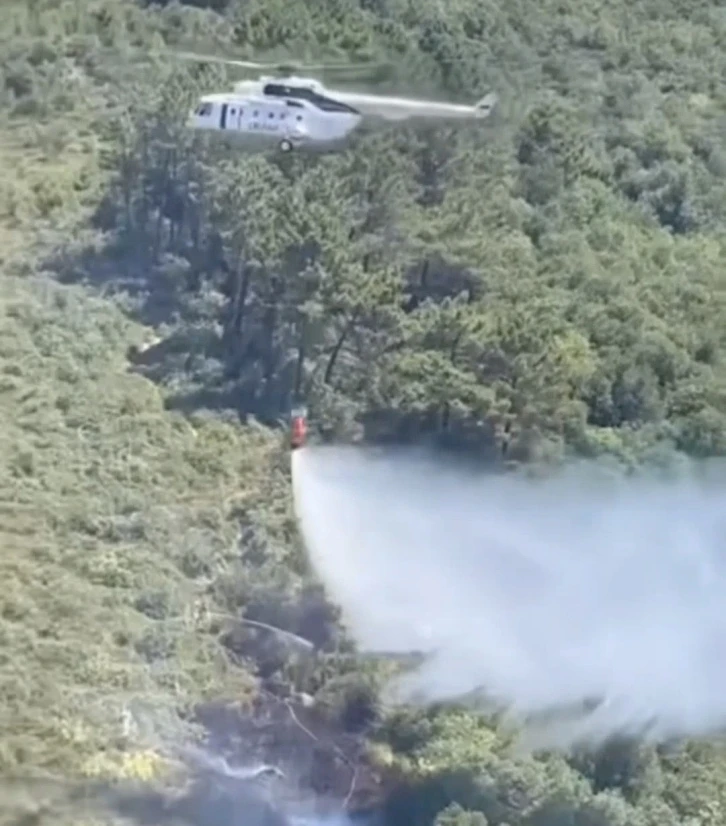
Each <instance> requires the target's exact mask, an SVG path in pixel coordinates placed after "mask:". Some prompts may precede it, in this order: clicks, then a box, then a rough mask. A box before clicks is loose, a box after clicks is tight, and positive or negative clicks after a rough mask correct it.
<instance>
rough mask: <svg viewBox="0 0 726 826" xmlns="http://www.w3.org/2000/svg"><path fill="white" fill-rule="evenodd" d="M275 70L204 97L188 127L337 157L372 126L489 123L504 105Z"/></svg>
mask: <svg viewBox="0 0 726 826" xmlns="http://www.w3.org/2000/svg"><path fill="white" fill-rule="evenodd" d="M176 56H177V57H179V58H180V59H183V60H193V61H199V62H212V63H223V64H226V65H230V66H238V67H241V68H245V69H256V70H264V69H266V68H267V69H269V67H270V64H264V63H255V62H252V61H246V60H234V59H231V58H223V57H213V56H207V55H199V54H194V53H189V52H187V53H177V55H176ZM273 68H274V69H275V71H276V74H273V75H260V76H259V77H258V78H257V80H247V81H241V82H239V83H237V84H236V85H235V87H234V91H233V92H228V93H216V94H209V95H204V96H203V97H202V98H201V99H200V100H199V101H198V103H197V105H196V107H195V108H194V110H193V111H192V112H191V113H190V115H189V118H188V121H187V126H188V127H189V128H191V129H195V130H199V131H204V132H211V133H216V134H219V135H224V136H225V137H227V138H232V139H235V140H236V141H237V142H238V143H239V144H240V145H241V146H246V147H249V148H254V149H257V148H260V149H263V148H270V147H273V146H276V147H277V148H278V149H279V151H280V152H283V153H289V152H292V151H293V150H294V149H307V150H312V151H337V150H340V149H343V148H345V146H346V145H347V144H348V141H349V139H350V137H351V136H352V135H353V133H354V132H356V131H357V130H359V129H360V128H361V126H363V125H364V124H371V125H373V124H376V123H378V124H381V123H385V122H389V123H391V122H395V123H400V122H402V121H410V120H419V121H421V120H426V121H437V120H444V121H479V120H482V119H485V118H488V117H489V115H491V113H492V111H493V110H494V108H495V106H496V104H497V95H496V94H495V93H494V92H489V93H488V94H486V95H484V97H482V98H481V99H480V100H478V101H477V102H476V103H473V104H459V103H446V102H440V101H434V100H421V99H415V98H406V97H394V96H389V95H385V94H381V95H375V94H365V93H360V92H349V91H341V90H337V89H331V88H328V87H326V86H325V85H324V84H323V83H322V82H321V81H319V80H317V79H315V78H313V77H306V76H300V75H297V74H295V73H294V71H295V70H294V69H291V68H290V67H286V66H276V67H273ZM331 68H334V67H331V66H326V65H320V66H314V67H312V66H309V67H307V69H308V71H315V70H317V71H324V70H326V69H331ZM338 68H350V67H349V66H347V67H338Z"/></svg>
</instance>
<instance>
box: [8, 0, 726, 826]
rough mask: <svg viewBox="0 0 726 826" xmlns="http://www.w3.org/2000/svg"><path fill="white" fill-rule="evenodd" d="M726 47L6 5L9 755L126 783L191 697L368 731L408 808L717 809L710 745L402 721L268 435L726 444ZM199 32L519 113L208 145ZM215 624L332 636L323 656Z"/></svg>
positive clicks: (255, 51)
mask: <svg viewBox="0 0 726 826" xmlns="http://www.w3.org/2000/svg"><path fill="white" fill-rule="evenodd" d="M725 43H726V18H725V17H724V15H723V14H722V10H721V9H720V8H719V6H718V5H715V4H713V3H707V2H698V1H697V0H693V2H690V3H688V4H685V3H682V2H680V0H643V2H639V3H637V4H633V3H627V2H624V0H614V1H613V2H608V3H602V2H599V0H585V2H578V3H574V2H572V0H557V2H555V0H544V1H543V2H541V3H537V4H532V3H527V2H524V0H509V2H501V0H486V1H485V2H482V0H451V2H447V3H442V2H440V1H439V0H435V1H434V0H415V1H414V0H314V2H313V1H312V0H284V2H282V0H217V1H216V2H212V0H210V2H206V3H205V2H201V0H200V2H196V3H191V2H190V3H178V2H174V3H152V2H147V3H144V2H135V0H83V1H81V0H33V2H13V1H11V0H8V2H5V3H4V4H3V12H2V15H0V164H2V168H3V176H2V180H1V181H0V240H1V241H2V244H0V284H1V286H2V293H1V297H0V305H2V306H1V309H2V316H1V318H2V322H1V323H2V327H1V328H0V363H1V366H2V375H1V376H0V404H2V415H3V421H5V422H7V423H8V425H7V427H6V428H5V429H4V432H3V434H2V436H0V448H1V451H0V457H1V458H2V467H3V479H4V481H3V487H2V496H1V501H0V506H1V507H2V512H3V513H4V514H6V517H7V518H6V519H5V522H4V524H3V525H2V526H1V527H0V540H1V541H2V545H3V552H4V553H3V562H2V571H3V578H4V581H5V582H6V583H8V591H7V593H8V594H11V596H8V597H6V598H3V604H2V610H1V611H0V639H2V640H3V644H4V646H5V647H6V649H7V651H9V652H11V653H10V654H9V655H7V656H8V659H9V660H11V661H12V663H13V668H12V669H11V670H9V671H8V674H7V675H5V674H4V675H3V676H2V678H1V679H0V688H1V690H2V695H0V696H1V697H2V700H1V701H0V702H1V703H2V711H3V714H5V715H8V716H9V717H10V718H12V720H13V724H12V726H9V727H8V731H9V734H8V736H7V738H5V739H4V742H3V745H2V748H0V767H2V769H3V770H4V771H10V770H11V769H15V768H17V767H19V766H20V767H27V766H43V767H45V768H52V769H53V770H56V771H58V770H61V769H62V770H63V771H68V772H70V773H73V772H76V773H78V772H80V773H84V774H102V775H105V774H109V773H110V774H114V773H115V775H116V776H118V775H122V776H123V775H124V774H126V775H128V774H129V773H131V774H133V772H134V771H135V769H133V766H136V765H137V764H136V763H134V762H133V760H131V758H130V757H129V754H131V753H132V751H133V750H132V749H131V745H130V744H129V742H130V741H129V742H125V741H124V742H121V739H123V738H121V739H119V736H118V725H119V723H118V720H119V715H121V714H122V712H124V710H125V709H126V710H127V706H128V701H127V697H128V696H135V697H139V696H141V697H144V698H146V700H147V701H148V702H149V703H153V704H158V705H159V707H163V708H164V709H165V710H166V711H167V712H170V713H171V712H173V713H174V714H176V713H177V712H178V711H179V710H181V709H185V710H188V709H189V708H190V707H193V708H197V707H198V706H199V704H200V703H201V702H207V703H218V702H221V701H222V700H225V702H226V701H227V700H228V699H229V698H230V697H234V698H236V700H237V701H238V704H239V705H245V703H246V704H247V706H249V704H251V703H253V701H254V698H259V696H260V695H261V691H262V689H261V687H262V688H263V689H264V691H267V692H268V695H272V696H274V697H276V698H277V700H275V702H278V701H279V702H282V701H281V700H279V698H280V697H283V698H284V700H285V702H292V700H291V698H294V697H298V696H302V695H305V696H310V697H312V698H313V700H314V702H315V707H316V708H317V709H318V710H320V709H324V710H325V713H324V715H323V716H324V717H325V720H326V723H325V724H326V725H327V726H332V730H333V731H335V732H336V735H335V736H337V733H340V730H341V728H342V729H345V726H346V725H348V724H350V725H351V726H352V727H353V729H355V731H354V732H353V733H352V734H351V732H350V731H347V730H346V731H345V735H346V736H352V737H353V741H354V743H355V749H357V751H355V755H356V757H355V759H356V760H358V759H360V760H361V761H363V759H364V758H363V757H362V756H361V754H363V753H365V755H366V757H365V760H366V761H367V763H366V764H367V765H368V764H370V765H371V766H374V767H376V771H380V772H382V774H383V776H384V777H385V778H386V779H387V780H386V782H390V783H391V786H392V787H393V788H395V790H396V791H395V793H394V794H391V795H390V796H389V797H388V798H387V799H388V800H389V808H390V812H391V813H392V817H399V818H400V819H401V822H407V823H415V824H422V826H423V824H427V826H428V824H431V823H433V822H437V823H438V824H439V825H440V826H461V825H462V824H464V823H472V824H474V823H476V824H482V826H483V824H486V823H490V824H492V826H505V825H507V824H508V826H549V824H554V823H560V822H563V821H564V820H565V819H567V820H568V822H571V823H573V824H578V826H579V824H583V826H584V824H604V825H607V826H621V825H622V826H625V824H638V826H640V824H643V825H644V826H645V824H653V826H655V824H656V823H657V824H658V826H664V824H674V825H675V824H681V823H682V824H691V826H696V824H704V826H705V825H706V824H717V823H720V822H722V819H723V810H724V809H723V807H724V806H726V793H725V792H724V789H725V788H726V786H724V778H725V777H726V768H725V767H724V766H725V765H726V764H724V762H723V759H722V756H721V754H720V747H719V746H718V745H713V744H709V745H703V744H686V745H685V746H683V747H682V748H678V749H674V750H667V749H665V748H662V749H661V748H658V749H656V748H653V747H651V746H646V745H644V744H642V743H637V742H636V743H633V742H630V741H628V742H615V743H613V744H609V745H608V747H607V748H605V749H604V750H603V751H602V752H601V753H598V754H596V755H592V754H584V755H575V756H572V755H570V756H567V757H564V756H562V755H551V754H545V755H535V756H532V755H528V756H524V757H520V756H517V755H516V754H514V753H513V752H512V750H511V749H510V746H511V739H510V738H509V735H508V734H507V733H506V732H504V733H503V732H502V731H501V730H500V729H499V728H498V723H497V721H492V720H487V719H483V718H479V717H476V716H474V715H472V714H470V713H468V712H464V711H461V710H458V711H452V710H450V709H430V710H427V711H411V710H404V711H401V712H396V713H395V714H388V713H384V712H383V711H382V710H381V707H380V703H379V701H378V694H377V690H378V685H379V682H380V679H381V674H382V671H381V669H380V668H379V667H378V666H373V665H371V663H369V662H368V661H365V662H361V661H360V660H359V659H357V655H356V654H355V652H354V647H353V646H352V644H351V643H350V641H349V640H347V639H346V637H345V634H344V632H343V631H342V630H341V628H340V626H339V624H338V620H337V615H336V611H335V609H334V608H333V607H331V606H330V605H329V604H328V603H327V602H326V601H325V599H324V597H323V596H322V595H321V594H320V591H319V588H318V586H317V585H316V584H315V582H314V581H313V579H312V577H311V575H310V573H309V572H308V571H307V568H306V564H305V558H304V553H303V549H302V548H301V547H300V541H299V538H298V537H297V534H296V531H295V526H294V520H293V518H292V515H291V507H290V494H289V479H288V475H287V468H286V466H285V461H286V456H285V455H284V453H282V452H281V450H280V446H279V444H278V442H279V440H278V438H277V436H276V435H275V433H274V432H273V431H271V430H270V429H268V428H267V427H265V426H259V424H257V423H259V422H262V423H263V425H274V424H275V423H277V422H278V421H279V420H280V419H281V418H284V417H285V416H286V415H287V413H288V412H289V410H290V407H291V406H292V405H293V404H294V403H295V402H297V401H299V400H303V401H305V403H306V404H308V406H309V407H310V411H311V418H312V420H313V421H314V423H315V425H316V427H317V428H318V429H319V430H320V431H321V433H322V435H324V436H326V437H328V438H332V439H337V440H348V439H354V438H361V437H362V438H364V439H367V440H370V441H375V440H379V439H395V440H397V441H402V440H412V441H416V442H421V441H425V440H434V441H437V442H442V443H445V444H450V445H454V446H457V447H464V448H465V449H466V450H467V451H468V452H470V453H474V454H478V455H480V456H481V457H482V458H483V459H492V458H494V459H497V460H501V459H502V458H504V459H505V460H507V461H514V462H533V461H536V462H548V461H557V460H559V459H561V458H562V457H564V456H567V455H568V454H572V453H577V454H580V455H586V456H590V457H601V456H613V457H616V458H618V459H620V460H623V461H624V462H626V463H635V462H639V461H643V460H646V459H649V458H662V457H665V456H668V455H670V454H672V453H673V452H674V451H675V452H682V453H686V454H689V455H691V456H694V457H698V458H700V457H706V456H721V455H723V454H724V453H725V452H726V365H725V363H724V355H725V350H724V345H725V341H726V339H725V336H726V332H725V331H726V303H725V298H726V281H725V280H724V279H725V276H724V270H723V265H722V262H723V260H724V252H725V251H726V250H725V249H724V244H725V243H726V236H725V235H724V231H723V227H724V219H725V218H726V213H725V210H726V206H725V205H726V184H725V176H726V146H724V134H726V133H725V132H724V129H723V126H724V116H725V115H726V87H724V85H723V83H722V82H721V81H722V79H723V77H725V76H726V49H725V48H724V44H725ZM189 48H194V49H195V50H196V51H200V52H201V51H206V52H212V53H218V54H227V55H232V56H245V55H246V56H251V57H255V58H257V59H263V60H264V59H276V60H277V59H279V60H291V59H296V60H310V61H314V62H319V61H327V60H336V61H341V60H343V61H350V62H351V63H358V62H360V61H365V60H368V61H371V62H373V63H376V62H386V63H391V64H392V65H393V68H394V71H393V73H392V74H387V75H385V76H381V77H378V78H377V79H376V80H375V83H374V81H373V80H371V79H369V80H366V81H365V83H366V84H368V85H369V86H375V88H376V89H378V90H379V91H386V90H398V89H400V90H403V91H406V92H408V93H414V92H419V93H421V94H430V95H436V96H437V97H441V98H442V99H451V100H461V101H473V100H475V99H477V98H478V97H480V96H481V95H482V94H484V93H485V92H487V91H489V90H494V91H496V92H497V94H498V96H499V100H500V104H499V107H498V109H497V111H496V113H495V115H494V116H493V118H492V119H491V121H487V122H486V123H485V125H483V126H479V125H477V126H476V127H473V126H472V127H468V126H467V127H457V128H454V127H451V126H448V125H436V124H433V125H428V126H419V127H412V126H409V125H402V126H400V127H397V128H396V129H390V130H384V131H381V132H374V133H373V134H370V135H362V136H360V137H357V138H356V139H355V140H354V141H353V143H352V144H351V146H350V147H349V148H348V149H347V150H346V151H344V152H342V153H339V154H333V155H327V156H321V157H297V156H295V155H293V156H292V157H284V158H280V157H275V156H274V155H265V154H257V155H249V154H246V153H240V152H238V151H234V150H231V149H229V148H228V147H225V146H223V145H221V144H220V143H219V142H217V141H215V140H214V139H213V138H209V137H206V138H205V137H200V136H199V135H197V134H194V133H192V132H190V131H189V130H187V129H186V128H185V125H184V124H185V120H186V116H187V112H188V110H189V107H190V106H191V105H192V103H193V102H194V101H195V100H196V99H197V98H198V96H199V95H200V94H202V93H205V92H209V91H219V90H223V89H225V88H229V87H230V86H231V84H232V83H233V81H234V80H235V79H237V78H238V77H240V75H239V73H237V74H236V73H235V72H234V70H231V69H230V70H229V71H228V70H226V69H223V68H221V67H219V66H204V65H197V64H189V63H183V62H181V61H178V60H175V59H174V57H173V51H174V50H175V49H189ZM323 80H325V81H326V82H328V83H329V84H330V85H331V86H332V85H335V83H337V81H334V80H333V79H330V80H328V79H327V78H325V77H324V78H323ZM359 83H364V81H359ZM129 362H131V363H129ZM211 414H215V415H211ZM240 419H241V422H240ZM256 422H257V423H256ZM180 537H181V539H180ZM10 584H12V588H10ZM11 592H12V593H11ZM190 606H191V607H190ZM192 607H193V610H192ZM219 616H223V617H227V618H229V617H230V616H231V617H233V618H234V617H236V618H238V619H239V618H241V619H248V620H251V621H260V622H272V623H273V624H276V625H279V626H280V627H283V628H285V629H287V630H288V631H290V632H291V633H295V634H302V635H305V634H311V633H312V632H311V630H310V629H311V628H314V629H315V631H316V634H317V636H316V640H315V646H316V659H315V660H314V662H313V664H312V665H301V664H300V663H299V662H298V661H297V660H296V659H295V657H293V656H292V655H290V654H289V652H287V650H286V649H285V650H282V649H280V648H279V647H275V646H274V645H271V644H270V643H269V641H266V642H265V643H264V644H262V642H260V639H261V637H260V635H259V634H258V635H257V636H255V635H254V634H253V632H252V631H250V629H249V626H243V624H242V623H240V622H235V621H232V625H231V626H230V625H229V620H228V619H223V620H218V619H217V618H218V617H219ZM97 628H103V629H104V630H103V633H101V634H96V633H93V634H89V629H97ZM245 628H246V629H247V630H245ZM6 644H7V645H6ZM27 675H33V676H32V679H31V680H30V681H29V680H28V677H27ZM268 695H266V696H268ZM247 706H246V707H247ZM283 706H284V704H283ZM285 708H287V706H284V707H283V711H284V710H285ZM351 708H355V709H357V710H359V711H360V709H361V708H363V709H364V711H365V713H363V712H361V714H359V715H356V714H352V712H351V711H350V709H351ZM159 713H160V712H159ZM320 713H321V714H323V712H322V711H321V712H320ZM89 715H90V716H89ZM286 719H287V718H286ZM352 719H355V720H360V719H365V720H366V721H368V723H370V722H371V721H375V726H374V727H373V729H372V731H371V732H369V731H368V730H366V731H365V732H364V733H361V731H360V730H359V729H356V728H355V726H354V725H353V724H352V723H351V722H350V721H351V720H352ZM346 721H347V723H346ZM288 722H289V721H288ZM321 725H322V724H321ZM336 727H337V728H336ZM325 730H326V731H328V732H329V731H330V729H325ZM316 731H317V730H316ZM320 736H321V737H322V735H320ZM330 736H331V737H332V738H333V739H335V736H334V735H330ZM131 739H132V740H133V738H131ZM303 740H304V738H303ZM140 742H141V740H139V742H136V741H134V744H133V745H135V746H139V743H140ZM305 742H307V741H305ZM335 743H336V746H335V748H336V749H343V751H344V752H345V754H348V755H349V757H348V760H349V762H350V761H353V760H354V758H353V757H351V756H350V754H352V752H350V751H345V749H347V748H350V749H353V746H351V744H350V742H349V741H348V740H346V741H345V742H343V743H342V744H341V743H340V742H338V740H335ZM147 745H148V744H147ZM307 747H310V744H309V743H308V746H307ZM301 748H302V747H301ZM331 749H332V747H331ZM355 749H354V750H355ZM333 751H334V749H333ZM140 753H141V754H145V752H143V751H142V752H140ZM335 753H336V754H337V753H338V752H335ZM133 754H136V753H135V752H133ZM140 759H141V758H139V760H140ZM331 759H332V758H331ZM333 762H334V761H333ZM142 763H143V761H142ZM151 763H152V764H153V760H152V761H151ZM143 765H145V766H147V764H145V763H144V764H143ZM130 766H131V767H130ZM346 767H348V768H349V765H348V764H347V763H345V762H343V764H341V765H340V766H338V767H337V768H336V770H335V772H337V773H338V774H340V776H346V775H345V772H346V771H348V768H346ZM152 768H153V766H152ZM147 770H148V772H151V773H153V771H152V770H151V769H149V768H148V766H147V768H146V769H144V771H147ZM144 771H141V770H139V771H137V774H138V773H141V774H143V773H144ZM331 771H332V770H331ZM371 771H373V769H371ZM335 772H332V773H333V774H335ZM337 776H338V775H337V774H336V777H337ZM346 777H347V776H346ZM348 782H349V781H348V780H345V781H344V782H342V786H341V785H340V784H338V786H337V787H336V789H338V790H339V791H340V792H341V793H340V796H341V797H344V796H345V793H346V791H347V787H346V784H347V783H348ZM333 785H335V784H333ZM384 785H385V784H384Z"/></svg>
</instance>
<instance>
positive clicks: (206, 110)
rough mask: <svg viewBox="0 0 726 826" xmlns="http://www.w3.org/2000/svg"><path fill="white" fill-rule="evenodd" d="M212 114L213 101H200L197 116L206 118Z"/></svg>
mask: <svg viewBox="0 0 726 826" xmlns="http://www.w3.org/2000/svg"><path fill="white" fill-rule="evenodd" d="M211 114H212V104H211V103H200V104H199V106H197V116H198V117H200V118H206V117H208V116H209V115H211Z"/></svg>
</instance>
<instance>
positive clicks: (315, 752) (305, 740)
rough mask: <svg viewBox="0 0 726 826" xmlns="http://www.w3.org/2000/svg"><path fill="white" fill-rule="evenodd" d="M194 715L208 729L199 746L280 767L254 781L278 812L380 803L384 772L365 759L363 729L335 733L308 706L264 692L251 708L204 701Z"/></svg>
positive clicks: (234, 759)
mask: <svg viewBox="0 0 726 826" xmlns="http://www.w3.org/2000/svg"><path fill="white" fill-rule="evenodd" d="M198 719H199V722H201V723H202V724H203V725H204V726H205V727H206V729H207V730H208V731H209V732H210V737H209V740H208V742H207V744H206V748H207V749H208V750H209V752H210V753H211V754H214V755H221V756H222V757H224V758H225V759H226V761H227V763H228V764H229V766H231V767H239V766H243V767H245V768H254V767H255V766H260V765H267V766H272V767H274V768H275V769H277V770H279V771H280V772H281V773H282V775H283V777H280V776H269V777H266V778H265V779H264V780H261V779H260V780H256V781H255V784H256V785H257V786H258V787H259V788H264V790H265V794H266V795H267V796H269V797H270V799H273V800H274V801H275V803H276V804H277V805H279V806H281V807H282V808H283V809H284V810H294V811H296V812H298V811H300V812H306V813H311V814H312V813H313V812H314V813H315V814H318V815H322V816H325V815H327V814H332V813H335V812H340V811H342V810H344V811H346V812H347V813H349V814H356V813H363V812H370V811H372V810H375V809H376V808H378V806H379V805H380V804H381V803H382V800H383V797H384V785H383V778H382V776H381V774H380V772H378V771H377V770H376V769H375V768H374V767H373V766H372V765H371V763H370V760H369V759H368V758H367V755H366V748H365V740H364V736H363V734H361V733H357V734H352V733H348V732H345V731H341V730H340V729H339V728H338V727H337V726H336V725H335V724H334V723H331V722H330V721H329V720H328V719H326V718H325V716H324V715H322V714H321V713H319V712H317V711H316V709H315V708H314V707H313V708H310V707H306V704H304V703H302V702H299V701H298V702H296V701H294V700H291V699H280V698H278V697H276V696H274V695H273V694H271V693H269V692H264V693H262V694H261V695H260V696H259V698H258V699H257V701H256V702H255V705H254V707H253V708H251V709H244V710H242V709H235V708H232V707H229V706H226V707H220V706H208V707H205V708H201V709H199V710H198ZM232 783H234V780H232Z"/></svg>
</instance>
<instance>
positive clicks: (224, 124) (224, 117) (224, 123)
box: [219, 103, 228, 129]
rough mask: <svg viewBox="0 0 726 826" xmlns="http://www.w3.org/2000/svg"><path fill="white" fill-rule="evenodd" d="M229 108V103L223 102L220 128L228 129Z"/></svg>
mask: <svg viewBox="0 0 726 826" xmlns="http://www.w3.org/2000/svg"><path fill="white" fill-rule="evenodd" d="M227 109H228V105H227V104H226V103H223V104H222V112H221V114H220V116H219V128H220V129H226V128H227Z"/></svg>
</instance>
